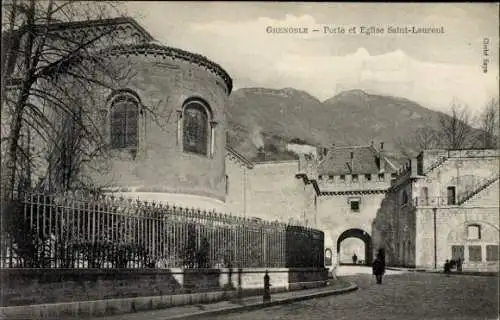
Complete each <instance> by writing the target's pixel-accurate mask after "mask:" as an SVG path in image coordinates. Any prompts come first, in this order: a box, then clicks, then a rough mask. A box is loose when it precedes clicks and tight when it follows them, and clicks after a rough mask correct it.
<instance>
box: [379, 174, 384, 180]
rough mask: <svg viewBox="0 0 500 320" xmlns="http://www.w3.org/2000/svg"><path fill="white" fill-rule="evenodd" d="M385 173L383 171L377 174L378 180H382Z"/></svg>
mask: <svg viewBox="0 0 500 320" xmlns="http://www.w3.org/2000/svg"><path fill="white" fill-rule="evenodd" d="M384 179H385V175H384V174H383V173H379V174H378V181H384Z"/></svg>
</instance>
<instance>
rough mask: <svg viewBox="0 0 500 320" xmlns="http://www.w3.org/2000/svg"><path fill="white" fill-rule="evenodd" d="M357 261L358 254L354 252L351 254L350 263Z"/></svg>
mask: <svg viewBox="0 0 500 320" xmlns="http://www.w3.org/2000/svg"><path fill="white" fill-rule="evenodd" d="M357 261H358V256H357V255H356V253H354V254H353V255H352V263H353V264H356V262H357Z"/></svg>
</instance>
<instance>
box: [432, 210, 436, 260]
mask: <svg viewBox="0 0 500 320" xmlns="http://www.w3.org/2000/svg"><path fill="white" fill-rule="evenodd" d="M436 211H437V208H432V212H433V214H434V269H437V226H436Z"/></svg>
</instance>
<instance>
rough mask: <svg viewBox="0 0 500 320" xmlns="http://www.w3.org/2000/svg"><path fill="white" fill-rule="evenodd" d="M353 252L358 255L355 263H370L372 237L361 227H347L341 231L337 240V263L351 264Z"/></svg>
mask: <svg viewBox="0 0 500 320" xmlns="http://www.w3.org/2000/svg"><path fill="white" fill-rule="evenodd" d="M354 253H356V256H357V257H358V259H357V261H356V264H364V265H371V263H372V238H371V236H370V235H369V234H368V232H366V231H364V230H361V229H349V230H346V231H344V232H342V234H341V235H340V237H339V238H338V240H337V257H338V262H339V264H340V265H342V264H353V260H352V256H353V254H354Z"/></svg>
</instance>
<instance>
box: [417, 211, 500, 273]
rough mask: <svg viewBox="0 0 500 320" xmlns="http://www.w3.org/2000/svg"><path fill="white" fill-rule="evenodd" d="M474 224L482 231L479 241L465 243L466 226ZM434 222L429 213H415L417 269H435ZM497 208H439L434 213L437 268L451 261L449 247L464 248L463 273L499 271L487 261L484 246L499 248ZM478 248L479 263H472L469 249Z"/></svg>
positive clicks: (493, 264) (466, 241)
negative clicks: (470, 271) (479, 249)
mask: <svg viewBox="0 0 500 320" xmlns="http://www.w3.org/2000/svg"><path fill="white" fill-rule="evenodd" d="M470 224H477V225H479V226H480V228H481V239H480V240H468V239H467V234H466V230H467V226H468V225H470ZM433 228H434V222H433V212H432V209H420V210H418V212H417V222H416V230H417V241H416V257H415V259H416V266H417V267H424V268H433V267H434V229H433ZM498 232H499V226H498V208H468V209H463V208H440V209H438V210H437V211H436V235H437V237H436V248H437V251H436V255H437V257H436V258H437V259H436V262H437V267H438V268H443V265H444V262H445V261H446V260H447V259H452V249H451V246H452V245H462V246H464V249H465V251H464V253H465V259H464V264H463V268H464V269H465V270H467V269H471V270H483V271H498V261H496V262H495V261H486V246H487V245H497V246H498V241H499V239H498ZM471 245H478V246H481V257H482V259H481V261H480V262H471V261H470V259H469V254H468V253H469V252H468V250H469V246H471Z"/></svg>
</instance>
